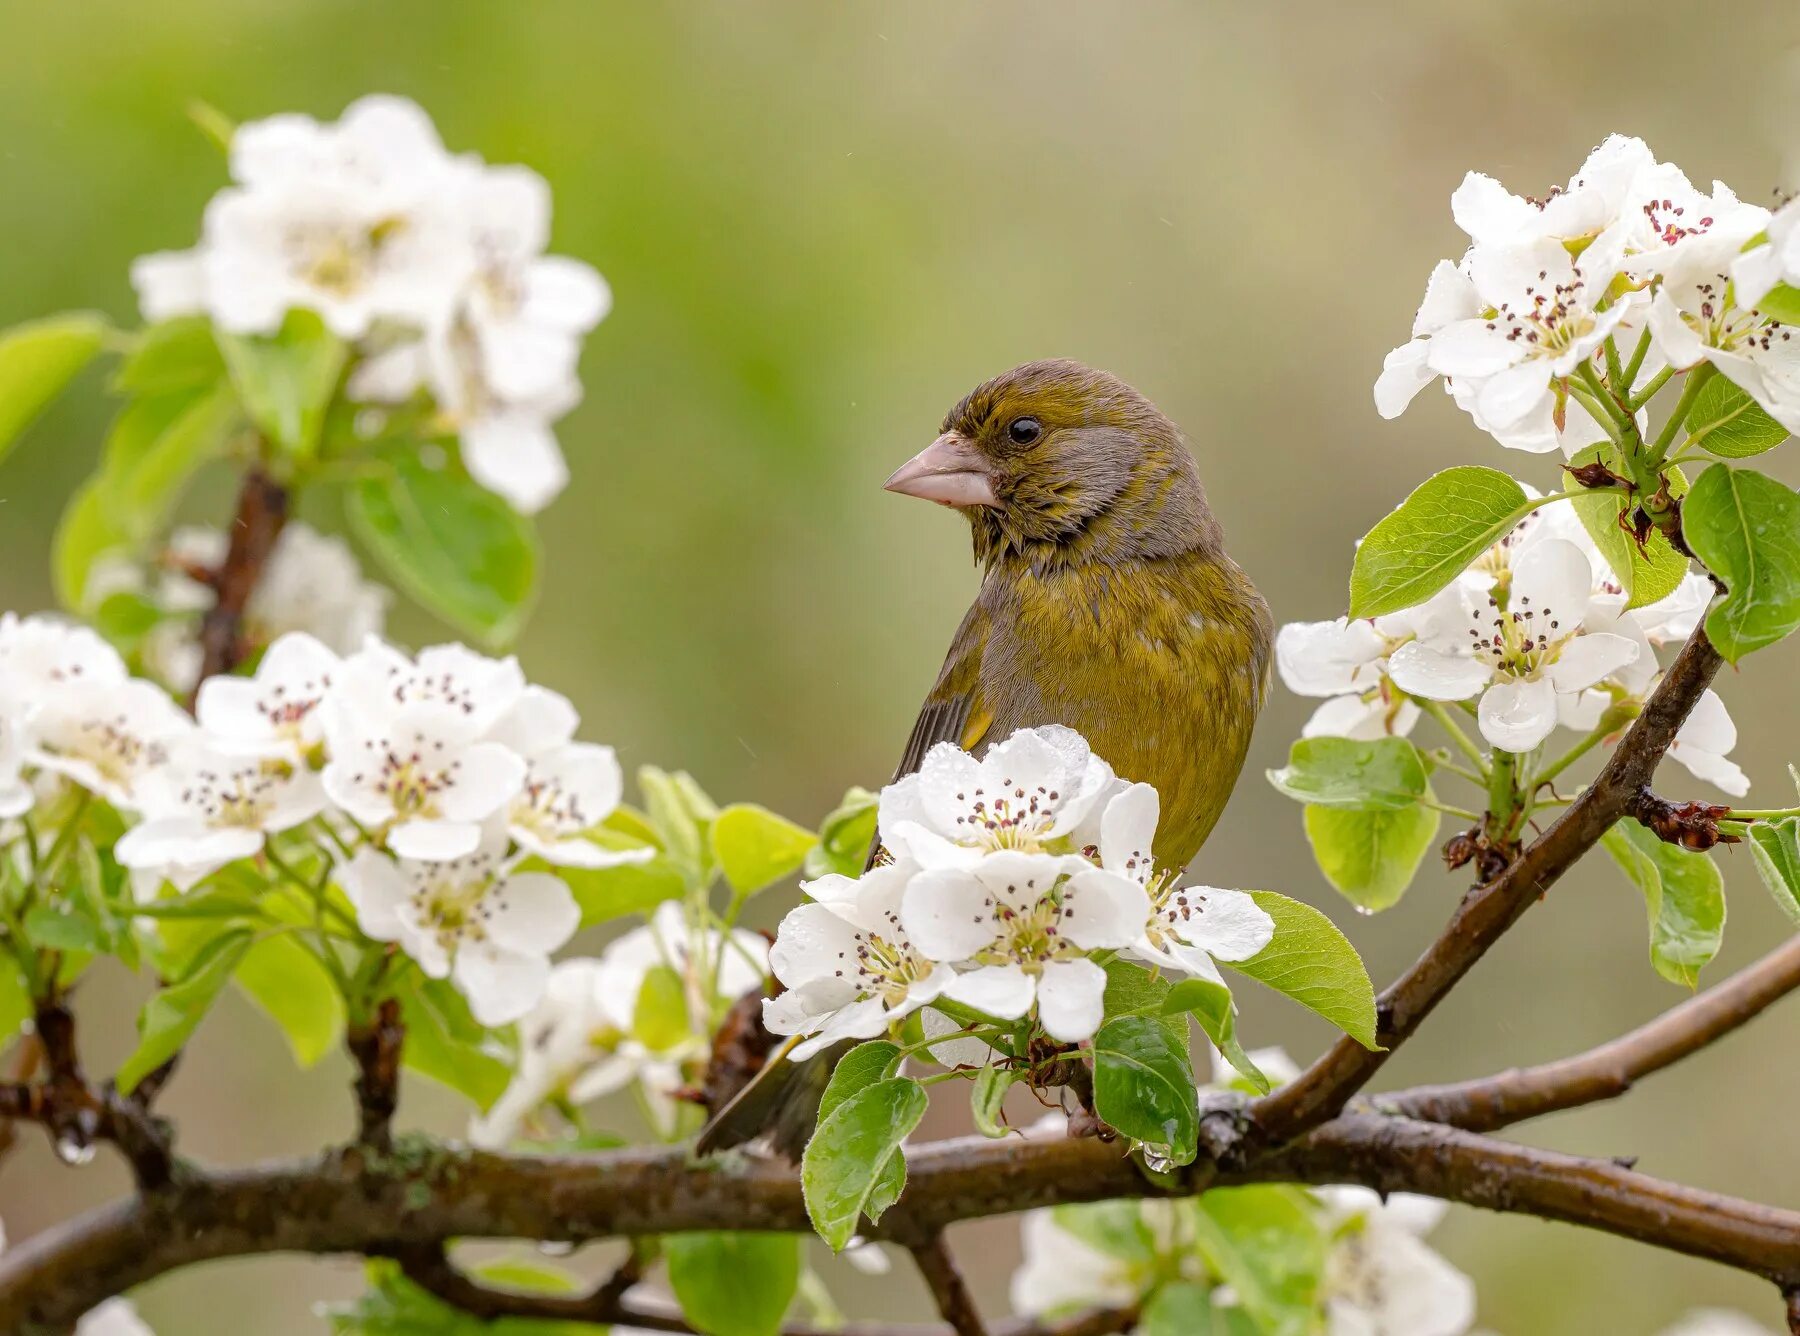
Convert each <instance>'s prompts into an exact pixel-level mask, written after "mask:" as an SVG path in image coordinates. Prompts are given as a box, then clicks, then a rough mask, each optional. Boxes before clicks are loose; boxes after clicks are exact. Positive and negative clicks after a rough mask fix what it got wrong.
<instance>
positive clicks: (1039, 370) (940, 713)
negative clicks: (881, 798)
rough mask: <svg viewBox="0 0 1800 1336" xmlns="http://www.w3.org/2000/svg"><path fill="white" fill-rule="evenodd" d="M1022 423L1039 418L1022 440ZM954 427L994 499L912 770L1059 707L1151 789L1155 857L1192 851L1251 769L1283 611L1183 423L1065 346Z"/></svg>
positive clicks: (1173, 861)
mask: <svg viewBox="0 0 1800 1336" xmlns="http://www.w3.org/2000/svg"><path fill="white" fill-rule="evenodd" d="M1021 421H1028V422H1033V423H1035V424H1036V425H1037V428H1038V433H1037V435H1036V437H1035V439H1033V440H1031V441H1030V442H1029V443H1026V444H1020V443H1018V442H1017V441H1015V440H1014V439H1013V434H1012V433H1013V424H1014V423H1017V422H1021ZM944 431H945V432H946V433H947V434H954V435H955V436H957V437H960V438H962V439H964V440H966V441H968V442H969V443H970V444H971V445H972V446H973V447H974V451H975V453H976V454H978V455H979V456H980V459H981V461H982V463H983V464H984V465H986V466H987V468H988V470H989V476H990V478H991V482H992V486H993V491H994V495H995V497H996V499H997V500H998V501H999V502H1000V505H999V506H998V507H997V508H992V507H987V506H981V507H972V508H970V509H969V510H968V512H967V513H968V515H969V518H970V522H971V524H972V526H973V529H974V536H975V555H976V559H977V560H978V561H979V562H980V563H981V564H982V566H983V567H984V575H983V579H982V583H981V592H980V593H979V594H978V595H977V596H976V599H975V605H974V606H973V607H972V608H970V609H969V612H968V615H967V616H966V617H964V619H963V623H962V626H961V627H960V628H958V630H957V633H956V638H955V640H954V641H953V642H952V643H951V646H950V654H949V657H948V658H947V659H946V660H945V662H944V666H943V669H942V671H941V672H940V673H939V675H938V680H937V683H936V685H934V686H933V687H932V689H931V693H930V695H928V696H927V697H926V699H925V706H924V709H923V710H922V712H921V714H920V717H919V722H918V724H917V726H916V727H915V729H914V732H913V736H912V739H911V741H910V742H909V743H908V745H907V749H906V755H905V757H904V759H903V761H902V763H901V766H900V773H901V774H906V773H908V772H909V771H911V770H913V769H915V768H916V767H917V766H918V764H919V762H920V760H921V759H923V757H924V754H925V752H926V751H927V750H929V749H930V747H931V745H932V744H933V743H936V742H940V741H945V740H948V741H952V742H956V743H958V744H959V745H961V746H963V747H965V748H967V749H969V750H971V751H975V750H979V749H980V748H981V747H983V746H985V745H987V744H989V743H993V742H997V741H1000V740H1001V739H1003V738H1005V737H1007V736H1008V735H1009V734H1011V733H1012V732H1013V730H1015V729H1019V728H1026V727H1030V726H1032V725H1037V724H1066V725H1067V726H1068V727H1070V728H1073V729H1074V730H1075V731H1076V732H1078V733H1080V734H1081V735H1082V736H1083V737H1085V738H1086V739H1087V740H1088V742H1089V744H1090V745H1091V746H1092V747H1093V749H1094V751H1095V753H1096V754H1097V755H1099V756H1102V757H1104V758H1105V759H1106V760H1107V761H1108V762H1109V763H1111V765H1112V766H1113V768H1114V769H1115V770H1116V771H1117V772H1118V773H1119V774H1120V775H1122V776H1124V777H1125V778H1127V779H1132V780H1142V781H1144V782H1146V783H1149V784H1152V785H1154V786H1155V787H1156V790H1157V792H1158V793H1159V794H1160V795H1161V796H1162V823H1161V826H1160V827H1159V829H1158V833H1157V845H1156V850H1155V853H1156V859H1157V862H1158V863H1159V864H1161V865H1162V866H1164V867H1172V868H1179V867H1182V866H1184V865H1185V864H1186V863H1187V862H1188V861H1189V860H1190V859H1191V858H1193V856H1194V855H1195V854H1196V853H1197V852H1198V851H1199V849H1200V846H1201V844H1202V843H1204V842H1205V840H1206V837H1207V835H1208V834H1210V833H1211V831H1212V828H1213V826H1214V824H1215V823H1217V821H1218V819H1219V815H1220V813H1221V812H1222V811H1223V810H1224V808H1225V802H1226V799H1227V798H1228V797H1230V795H1231V790H1232V787H1233V785H1235V783H1236V782H1237V777H1238V772H1239V770H1240V769H1241V768H1242V767H1243V763H1244V753H1245V750H1246V749H1247V748H1248V747H1249V744H1250V731H1251V728H1252V726H1253V725H1254V724H1255V722H1256V716H1257V712H1258V711H1259V710H1260V709H1261V707H1262V703H1263V699H1264V696H1265V694H1266V691H1267V685H1268V672H1269V651H1270V643H1271V637H1272V635H1273V625H1272V623H1271V620H1270V617H1269V609H1268V605H1267V604H1266V603H1264V602H1263V600H1262V597H1261V595H1259V594H1258V593H1257V592H1256V588H1255V586H1254V585H1252V584H1251V583H1250V580H1249V577H1247V576H1246V575H1245V574H1244V573H1243V571H1242V570H1240V569H1239V568H1238V566H1237V563H1235V562H1234V561H1232V560H1231V558H1230V557H1228V556H1226V555H1225V548H1224V540H1223V536H1222V535H1221V533H1220V530H1219V525H1218V521H1217V520H1215V519H1214V518H1213V514H1212V511H1211V509H1210V508H1209V507H1208V506H1207V504H1206V493H1205V491H1204V489H1203V488H1202V487H1201V485H1200V478H1199V474H1198V472H1197V470H1196V469H1195V466H1194V460H1193V456H1192V455H1191V454H1190V453H1189V452H1188V449H1187V446H1186V444H1185V442H1184V441H1183V440H1182V438H1181V433H1180V431H1179V430H1178V429H1177V428H1176V427H1175V424H1174V423H1172V422H1170V421H1169V419H1168V418H1166V417H1164V416H1163V415H1162V414H1161V413H1159V412H1158V411H1157V410H1156V408H1155V406H1154V405H1152V404H1151V403H1150V402H1149V400H1147V399H1145V398H1144V397H1143V396H1142V395H1140V394H1139V393H1138V392H1137V391H1136V390H1133V389H1132V388H1131V387H1130V386H1128V385H1126V384H1125V383H1124V382H1123V381H1120V380H1118V379H1117V378H1116V377H1113V376H1110V375H1108V374H1107V373H1105V372H1104V371H1095V370H1092V369H1090V368H1088V367H1085V366H1082V365H1080V364H1079V363H1076V362H1065V361H1051V362H1031V363H1028V364H1026V365H1025V366H1021V367H1018V368H1016V369H1015V370H1012V371H1009V372H1007V373H1006V374H1005V375H1003V376H1000V377H998V378H997V379H995V380H991V381H989V382H988V383H987V384H985V385H983V386H981V388H979V389H977V390H976V391H975V392H974V393H972V394H970V395H969V396H968V397H967V398H966V399H964V400H963V401H962V402H961V403H959V404H958V405H957V406H956V407H955V408H953V409H952V410H951V411H950V414H949V416H948V417H947V418H945V420H944ZM1019 434H1020V435H1027V434H1029V432H1028V431H1023V432H1020V433H1019Z"/></svg>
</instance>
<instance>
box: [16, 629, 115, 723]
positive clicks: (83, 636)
mask: <svg viewBox="0 0 1800 1336" xmlns="http://www.w3.org/2000/svg"><path fill="white" fill-rule="evenodd" d="M128 676H129V674H128V673H127V671H126V668H125V661H124V660H123V659H121V658H120V657H119V652H118V651H117V650H115V649H114V648H113V647H112V646H111V645H109V644H107V643H106V641H104V640H102V639H101V638H100V637H99V636H98V635H96V634H95V633H94V632H93V631H90V630H88V629H87V628H86V627H85V626H77V625H75V624H74V623H73V622H67V621H64V620H63V619H62V618H60V617H52V616H47V615H45V614H43V613H38V614H35V615H33V616H30V617H23V618H21V617H17V616H15V615H14V614H12V613H10V612H8V613H5V614H3V615H0V702H4V704H5V707H6V708H7V710H9V711H11V712H14V713H18V712H20V711H22V710H28V709H29V708H30V707H31V706H34V705H36V704H38V703H40V702H41V701H43V700H44V699H46V698H47V697H50V696H52V695H56V694H58V693H60V692H62V691H63V690H64V689H66V688H71V687H81V686H85V685H88V684H97V685H100V686H116V685H118V684H120V683H122V682H124V681H125V680H126V678H127V677H128Z"/></svg>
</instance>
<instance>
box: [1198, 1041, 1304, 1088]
mask: <svg viewBox="0 0 1800 1336" xmlns="http://www.w3.org/2000/svg"><path fill="white" fill-rule="evenodd" d="M1202 1042H1205V1043H1206V1051H1207V1053H1208V1054H1209V1055H1210V1058H1211V1070H1212V1085H1213V1086H1214V1087H1215V1088H1221V1089H1225V1090H1235V1091H1237V1092H1238V1093H1239V1094H1241V1095H1254V1094H1260V1093H1261V1092H1260V1091H1258V1090H1257V1089H1256V1087H1255V1086H1253V1085H1251V1084H1250V1082H1249V1080H1248V1079H1247V1078H1246V1077H1245V1076H1244V1074H1243V1073H1242V1072H1240V1071H1238V1069H1237V1068H1235V1067H1233V1066H1232V1065H1231V1062H1230V1060H1229V1059H1227V1058H1226V1056H1225V1055H1224V1054H1223V1053H1221V1052H1219V1050H1218V1049H1216V1048H1214V1047H1213V1046H1212V1044H1211V1043H1210V1042H1209V1041H1204V1040H1203V1041H1202ZM1244 1056H1245V1057H1247V1058H1249V1059H1250V1065H1251V1066H1253V1067H1255V1068H1256V1069H1257V1070H1258V1071H1259V1072H1261V1073H1262V1074H1263V1075H1264V1076H1266V1077H1268V1078H1269V1084H1270V1085H1271V1086H1284V1085H1286V1084H1287V1083H1288V1082H1289V1081H1292V1080H1294V1079H1295V1078H1297V1077H1298V1076H1299V1075H1300V1064H1299V1063H1297V1062H1295V1061H1294V1060H1293V1058H1292V1057H1290V1056H1289V1055H1288V1051H1287V1050H1286V1049H1285V1048H1282V1047H1281V1046H1280V1045H1278V1044H1277V1045H1271V1046H1270V1047H1268V1048H1253V1049H1251V1050H1250V1051H1249V1052H1248V1053H1246V1054H1245V1055H1244Z"/></svg>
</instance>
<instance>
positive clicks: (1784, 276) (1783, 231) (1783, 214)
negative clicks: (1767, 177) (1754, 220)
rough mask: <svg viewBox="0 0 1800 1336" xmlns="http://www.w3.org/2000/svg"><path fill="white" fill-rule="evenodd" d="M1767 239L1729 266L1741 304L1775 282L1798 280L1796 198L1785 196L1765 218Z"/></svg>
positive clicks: (1748, 303) (1757, 297)
mask: <svg viewBox="0 0 1800 1336" xmlns="http://www.w3.org/2000/svg"><path fill="white" fill-rule="evenodd" d="M1767 231H1768V235H1769V239H1768V240H1767V241H1766V242H1764V243H1763V244H1762V245H1760V246H1758V247H1756V248H1755V249H1754V250H1750V251H1746V252H1745V253H1744V254H1743V255H1741V256H1739V257H1738V258H1737V259H1736V260H1735V261H1734V262H1733V263H1732V266H1731V279H1732V283H1733V285H1734V286H1735V287H1736V289H1737V299H1738V302H1739V304H1740V305H1742V306H1747V307H1750V306H1755V305H1756V304H1757V303H1758V302H1759V301H1761V300H1762V299H1763V297H1764V296H1765V295H1767V293H1768V291H1769V289H1770V288H1772V287H1774V286H1775V285H1776V284H1777V283H1788V284H1800V201H1796V200H1789V201H1788V202H1787V203H1786V204H1784V205H1782V206H1781V207H1780V208H1779V209H1777V210H1775V212H1774V214H1773V215H1771V216H1770V218H1769V221H1768V228H1767Z"/></svg>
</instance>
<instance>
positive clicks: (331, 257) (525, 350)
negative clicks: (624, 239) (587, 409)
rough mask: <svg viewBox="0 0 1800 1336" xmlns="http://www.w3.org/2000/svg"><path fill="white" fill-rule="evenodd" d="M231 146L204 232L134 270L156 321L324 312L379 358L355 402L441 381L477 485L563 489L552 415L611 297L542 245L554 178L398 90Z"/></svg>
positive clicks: (358, 377) (237, 324)
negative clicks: (508, 158) (455, 142)
mask: <svg viewBox="0 0 1800 1336" xmlns="http://www.w3.org/2000/svg"><path fill="white" fill-rule="evenodd" d="M230 158H231V162H230V168H231V177H232V182H233V183H232V184H231V185H230V186H227V187H226V188H225V189H223V190H221V191H220V192H219V193H218V194H217V195H215V196H214V197H213V199H212V201H211V202H210V203H209V204H208V205H207V208H206V214H205V221H204V225H203V228H202V235H201V239H200V243H199V245H197V246H196V247H194V249H192V250H188V251H180V252H163V253H159V254H154V255H146V256H143V257H142V258H140V259H139V260H138V261H137V262H136V264H135V265H134V266H133V267H132V282H133V284H134V285H135V286H136V288H137V292H138V300H139V304H140V305H141V307H142V309H143V313H144V316H145V318H146V319H150V320H165V319H168V318H170V317H173V316H179V315H190V314H203V315H206V316H208V317H209V318H210V319H212V320H213V321H214V323H215V324H216V325H217V326H218V327H219V328H220V329H221V330H224V331H227V332H229V333H233V334H272V333H274V332H276V331H277V330H279V329H280V328H281V325H282V322H283V320H284V319H285V317H286V316H287V313H288V312H289V311H290V310H294V309H304V310H309V311H313V312H316V313H317V314H318V315H319V317H320V318H321V319H322V320H323V321H324V322H325V324H326V326H327V327H328V328H329V329H330V330H331V331H332V332H333V333H335V334H336V335H338V336H339V337H340V338H343V339H346V340H350V341H352V342H354V343H355V344H356V345H357V346H358V348H359V351H361V352H362V353H363V354H364V355H365V356H366V360H365V361H364V362H363V363H362V364H361V365H360V366H359V367H358V368H357V370H356V372H355V374H354V376H353V378H352V382H351V386H350V389H351V393H352V395H353V396H355V397H357V398H360V399H362V400H364V401H369V402H401V401H405V400H409V399H411V398H413V397H414V396H415V395H417V394H418V393H419V392H421V391H428V392H429V394H430V395H431V397H432V399H433V401H434V403H435V405H436V407H437V409H438V411H439V412H440V413H441V414H442V416H443V418H444V419H445V425H446V426H447V428H448V429H449V430H451V431H453V432H454V433H455V434H457V435H458V436H459V437H460V438H461V441H462V451H463V462H464V464H465V465H466V466H467V468H468V470H469V473H470V474H471V476H473V477H474V478H475V479H476V480H477V481H478V482H480V483H481V484H482V485H483V486H485V487H487V488H489V489H491V490H492V491H494V492H497V493H499V494H500V495H501V496H503V497H505V498H506V499H507V500H508V501H509V502H511V503H512V504H513V505H514V506H515V507H517V508H518V509H519V510H521V511H525V512H528V513H529V512H532V511H535V510H538V509H540V508H542V507H543V506H544V505H546V504H547V503H548V502H549V501H550V500H551V499H552V498H553V497H555V496H556V494H557V493H558V492H560V491H561V490H562V488H563V486H564V484H565V483H566V482H567V480H568V470H567V466H566V465H565V463H564V461H563V457H562V451H561V449H560V448H559V447H558V445H557V443H556V437H555V435H554V434H553V432H552V430H551V424H552V423H553V422H555V420H556V419H557V418H559V417H561V416H562V415H563V414H564V413H566V412H568V411H569V410H570V409H571V408H573V407H574V406H575V405H576V404H577V403H578V402H579V401H580V399H581V384H580V382H579V380H578V379H577V378H576V374H575V372H576V363H577V360H578V358H579V356H580V352H581V342H582V338H583V337H584V336H585V335H586V333H587V332H588V331H589V330H591V329H592V328H593V327H594V326H595V325H596V324H598V323H599V321H600V320H601V319H602V318H603V317H604V316H605V315H606V313H607V310H608V309H609V307H610V305H611V294H610V293H609V292H608V290H607V287H606V284H605V282H604V281H603V280H602V279H601V277H600V275H599V274H597V273H596V272H595V271H594V270H593V269H592V268H590V267H589V266H587V265H585V264H582V263H581V262H579V261H577V260H572V259H568V258H565V257H561V256H553V255H546V254H544V250H545V247H546V246H547V245H548V243H549V234H550V191H549V187H548V186H547V185H546V184H545V182H544V180H543V178H542V177H540V176H538V175H537V173H535V172H532V171H530V170H528V169H527V168H524V167H518V166H504V167H494V166H489V165H488V164H486V163H484V162H483V161H482V160H481V159H480V158H478V157H475V156H474V155H472V154H451V153H450V152H448V151H447V150H446V149H445V148H444V145H443V143H442V141H441V140H440V139H439V138H438V134H437V131H436V129H435V128H434V127H433V126H432V123H431V119H430V117H429V116H427V115H426V114H425V112H424V111H423V110H421V109H420V108H419V107H418V106H417V105H415V104H414V103H412V102H409V101H407V100H406V99H404V98H396V97H385V96H373V97H365V98H362V99H360V100H358V101H356V102H354V103H352V104H351V105H350V107H348V108H347V109H346V110H345V112H344V114H343V116H342V117H341V118H340V119H339V120H338V121H336V122H335V123H332V124H321V123H320V122H318V121H315V120H313V119H312V118H311V117H308V116H302V115H298V114H288V115H280V116H272V117H270V118H269V119H267V120H263V121H256V122H252V123H249V124H246V125H243V126H240V127H239V128H238V129H237V131H236V133H235V134H234V135H233V136H232V139H231V153H230Z"/></svg>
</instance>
